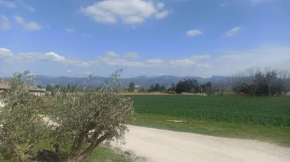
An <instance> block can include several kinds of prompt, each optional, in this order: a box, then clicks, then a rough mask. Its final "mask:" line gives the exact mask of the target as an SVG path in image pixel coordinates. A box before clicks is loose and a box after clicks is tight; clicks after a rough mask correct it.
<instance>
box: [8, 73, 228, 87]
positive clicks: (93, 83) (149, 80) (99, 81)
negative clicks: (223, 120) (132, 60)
mask: <svg viewBox="0 0 290 162" xmlns="http://www.w3.org/2000/svg"><path fill="white" fill-rule="evenodd" d="M29 77H33V78H34V83H33V84H35V85H41V86H43V87H46V86H47V85H60V86H67V85H68V84H70V85H75V84H77V85H83V84H84V81H85V80H86V78H81V77H66V76H58V77H54V76H45V75H33V76H29ZM2 79H7V78H2ZM184 79H196V80H197V81H198V82H199V83H206V82H212V83H218V82H227V77H225V76H212V77H210V78H202V77H196V76H184V77H179V76H172V75H161V76H138V77H133V78H120V79H119V80H120V82H121V83H122V85H123V86H128V85H129V83H130V82H134V83H135V85H140V86H141V87H145V88H148V87H150V86H151V85H152V84H156V83H159V84H160V85H164V86H165V87H170V86H171V84H172V83H175V84H177V83H178V82H179V81H180V80H184ZM107 80H108V78H107V77H100V76H95V77H92V78H91V79H90V81H89V82H88V83H87V84H86V86H88V87H101V86H103V85H104V83H105V82H106V81H107Z"/></svg>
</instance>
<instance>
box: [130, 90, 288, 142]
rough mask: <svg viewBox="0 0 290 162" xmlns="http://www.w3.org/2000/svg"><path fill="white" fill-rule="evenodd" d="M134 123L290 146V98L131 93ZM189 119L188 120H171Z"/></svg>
mask: <svg viewBox="0 0 290 162" xmlns="http://www.w3.org/2000/svg"><path fill="white" fill-rule="evenodd" d="M130 98H132V99H133V100H134V108H135V112H136V120H135V122H134V123H133V124H135V125H140V126H148V127H156V128H162V129H170V130H177V131H186V132H195V133H202V134H209V135H215V136H226V137H237V138H250V139H258V140H262V141H267V142H274V143H278V144H282V145H286V146H290V100H289V99H285V98H266V97H263V98H262V97H257V98H250V97H249V98H247V97H197V96H181V95H172V96H130ZM170 119H179V120H186V121H187V123H186V124H176V123H171V122H168V121H167V120H170Z"/></svg>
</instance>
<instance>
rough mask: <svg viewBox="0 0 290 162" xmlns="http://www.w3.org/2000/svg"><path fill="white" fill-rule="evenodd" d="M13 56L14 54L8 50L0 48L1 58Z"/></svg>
mask: <svg viewBox="0 0 290 162" xmlns="http://www.w3.org/2000/svg"><path fill="white" fill-rule="evenodd" d="M12 55H13V53H12V51H11V50H9V49H7V48H0V58H4V57H10V56H12Z"/></svg>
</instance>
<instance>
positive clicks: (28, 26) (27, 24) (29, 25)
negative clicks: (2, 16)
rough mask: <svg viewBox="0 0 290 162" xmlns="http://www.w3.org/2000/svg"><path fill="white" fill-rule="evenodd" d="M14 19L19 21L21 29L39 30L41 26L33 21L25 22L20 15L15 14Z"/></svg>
mask: <svg viewBox="0 0 290 162" xmlns="http://www.w3.org/2000/svg"><path fill="white" fill-rule="evenodd" d="M14 18H15V21H16V22H17V23H19V24H20V25H21V26H22V28H23V29H25V30H29V31H34V30H40V29H42V27H41V26H40V25H38V24H37V23H36V22H34V21H30V22H26V21H25V20H24V19H23V18H22V17H20V16H15V17H14Z"/></svg>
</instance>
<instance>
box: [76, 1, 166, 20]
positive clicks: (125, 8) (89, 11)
mask: <svg viewBox="0 0 290 162" xmlns="http://www.w3.org/2000/svg"><path fill="white" fill-rule="evenodd" d="M158 6H159V7H158ZM161 6H162V4H161V3H160V4H158V5H157V7H158V8H160V7H161ZM163 7H164V4H163ZM81 12H82V13H84V14H85V15H88V16H91V17H92V18H93V19H94V20H95V21H97V22H102V23H117V22H119V21H120V20H121V21H122V22H123V23H128V24H133V23H142V22H144V21H145V20H146V19H148V18H150V17H151V16H152V15H155V14H156V13H157V9H156V8H155V6H154V3H153V2H151V1H145V0H102V1H100V2H95V3H94V4H93V5H91V6H87V7H81ZM158 15H159V16H158V17H162V16H163V17H165V16H166V15H168V13H166V12H164V11H163V12H162V11H161V12H160V13H159V14H158ZM156 16H157V15H156Z"/></svg>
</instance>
